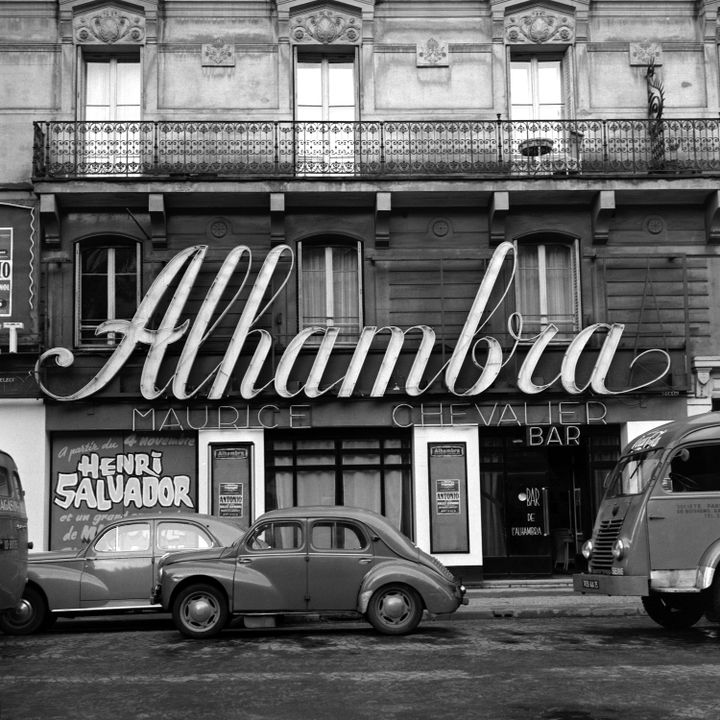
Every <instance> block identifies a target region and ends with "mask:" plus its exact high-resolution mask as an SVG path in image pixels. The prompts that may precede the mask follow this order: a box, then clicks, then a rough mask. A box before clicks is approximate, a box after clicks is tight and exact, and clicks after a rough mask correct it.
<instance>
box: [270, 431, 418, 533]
mask: <svg viewBox="0 0 720 720" xmlns="http://www.w3.org/2000/svg"><path fill="white" fill-rule="evenodd" d="M411 467H412V464H411V447H410V437H409V435H407V434H400V433H398V434H392V433H388V432H385V433H383V437H382V438H377V437H372V436H366V435H363V434H358V435H348V434H344V435H322V436H321V435H315V436H313V437H307V435H305V434H303V435H302V436H298V435H293V434H286V433H277V434H273V435H271V436H270V437H269V439H268V442H267V446H266V468H265V477H266V484H265V507H266V509H268V510H273V509H275V508H281V507H291V506H295V505H349V506H354V507H362V508H367V509H368V510H373V511H374V512H377V513H380V514H381V515H384V516H385V517H387V518H388V519H389V520H390V521H391V522H392V523H393V524H394V525H395V526H396V527H398V528H399V529H400V530H401V531H402V532H404V533H405V534H406V535H408V536H410V537H412V492H411V477H412V474H411Z"/></svg>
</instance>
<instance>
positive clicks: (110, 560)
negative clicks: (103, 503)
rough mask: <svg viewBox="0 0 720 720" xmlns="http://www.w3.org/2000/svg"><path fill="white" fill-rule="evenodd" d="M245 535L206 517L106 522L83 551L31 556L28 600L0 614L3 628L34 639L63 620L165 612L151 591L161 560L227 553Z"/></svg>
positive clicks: (235, 527)
mask: <svg viewBox="0 0 720 720" xmlns="http://www.w3.org/2000/svg"><path fill="white" fill-rule="evenodd" d="M245 530H246V528H244V527H243V526H242V525H241V524H240V523H239V522H238V521H236V520H232V519H224V518H216V517H211V516H207V515H197V514H172V515H171V514H165V515H160V514H158V515H135V516H129V517H126V518H124V519H122V520H118V521H117V522H114V523H111V524H109V525H107V527H105V528H103V530H102V531H101V532H99V533H98V534H97V536H96V537H95V539H94V540H93V541H92V542H91V543H89V544H88V545H86V546H85V547H83V548H82V549H81V550H73V551H55V552H43V553H31V554H30V555H29V557H28V573H27V577H28V580H27V584H26V585H25V590H24V591H23V596H22V598H21V600H20V602H19V603H18V604H17V605H16V606H15V607H14V608H13V609H11V610H6V611H4V612H2V613H0V629H2V630H3V631H4V632H5V633H7V634H9V635H29V634H30V633H33V632H36V631H38V630H42V629H46V628H48V627H49V626H50V625H52V623H53V622H54V621H55V619H56V618H57V617H58V616H62V615H83V614H92V613H102V612H105V613H110V612H113V613H117V612H140V611H148V610H149V611H156V612H157V611H161V610H162V608H161V606H160V605H159V604H156V603H152V602H151V594H152V591H153V587H154V586H155V584H156V575H155V568H156V565H157V563H158V561H159V560H160V558H161V557H162V556H163V555H166V554H167V553H171V552H173V551H177V550H188V549H191V548H192V549H202V548H206V549H219V548H223V547H225V546H228V545H232V544H233V543H234V542H235V541H236V540H237V539H238V538H239V537H240V536H241V535H243V533H244V532H245Z"/></svg>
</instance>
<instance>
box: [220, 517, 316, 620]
mask: <svg viewBox="0 0 720 720" xmlns="http://www.w3.org/2000/svg"><path fill="white" fill-rule="evenodd" d="M307 564H308V563H307V547H306V541H305V523H304V521H299V520H281V519H277V520H268V521H263V522H260V523H259V524H258V525H256V526H255V527H254V528H253V529H252V530H251V531H250V532H249V533H248V536H247V538H246V539H245V540H244V541H243V543H242V544H241V545H240V550H239V552H238V556H237V560H236V566H235V582H234V592H233V609H234V610H235V611H236V612H280V611H285V612H293V611H302V610H305V609H306V608H307V602H306V592H307Z"/></svg>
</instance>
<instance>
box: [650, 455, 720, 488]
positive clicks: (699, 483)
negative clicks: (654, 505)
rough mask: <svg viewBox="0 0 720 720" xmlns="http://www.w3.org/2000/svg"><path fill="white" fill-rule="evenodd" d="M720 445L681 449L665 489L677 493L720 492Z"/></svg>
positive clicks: (673, 463) (664, 483) (676, 456)
mask: <svg viewBox="0 0 720 720" xmlns="http://www.w3.org/2000/svg"><path fill="white" fill-rule="evenodd" d="M718 466H720V445H695V446H690V447H684V448H681V449H680V450H679V451H678V452H676V453H675V455H674V456H673V458H672V461H671V462H670V468H669V472H668V476H667V478H665V479H664V480H663V488H664V489H665V490H666V491H670V492H675V493H686V492H712V493H716V492H720V472H718Z"/></svg>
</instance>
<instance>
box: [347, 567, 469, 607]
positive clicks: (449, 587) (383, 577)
mask: <svg viewBox="0 0 720 720" xmlns="http://www.w3.org/2000/svg"><path fill="white" fill-rule="evenodd" d="M431 573H432V577H431V576H430V574H431ZM439 578H440V576H438V574H437V573H434V572H433V571H432V570H430V569H429V568H425V567H424V566H423V565H417V566H408V565H407V564H406V563H398V562H395V561H393V560H389V561H387V562H381V563H378V564H377V565H376V566H375V567H374V568H373V569H372V570H371V571H370V572H369V573H368V574H367V575H366V576H365V579H364V580H363V583H362V586H361V587H360V592H359V593H358V605H357V611H358V612H359V613H360V614H362V615H364V614H365V613H366V612H367V608H368V604H369V602H370V598H371V597H372V596H373V593H374V592H375V591H376V590H378V589H379V588H381V587H382V586H383V585H390V584H393V585H394V584H398V583H400V584H402V585H407V586H409V587H411V588H412V589H413V590H415V591H416V592H417V593H418V594H419V595H420V597H421V598H422V601H423V604H424V605H425V608H426V609H427V611H428V612H430V613H433V614H437V613H445V612H453V611H454V610H456V609H457V607H458V606H459V604H460V600H459V599H458V597H457V595H456V589H455V585H454V584H453V583H451V582H449V581H447V580H445V579H444V578H442V581H443V582H442V583H439V582H438V579H439Z"/></svg>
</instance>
